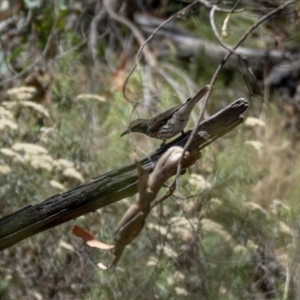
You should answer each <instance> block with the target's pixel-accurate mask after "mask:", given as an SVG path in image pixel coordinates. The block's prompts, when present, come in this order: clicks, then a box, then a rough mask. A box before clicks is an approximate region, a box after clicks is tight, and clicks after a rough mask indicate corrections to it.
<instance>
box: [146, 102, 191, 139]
mask: <svg viewBox="0 0 300 300" xmlns="http://www.w3.org/2000/svg"><path fill="white" fill-rule="evenodd" d="M189 100H191V98H189V99H188V100H187V101H186V102H188V101H189ZM183 105H185V103H183V104H180V105H177V106H175V107H172V108H170V109H168V110H166V111H164V112H163V113H161V114H159V115H157V116H156V117H154V118H153V121H152V122H151V125H150V126H151V128H149V133H151V132H152V131H153V132H156V131H157V128H160V127H161V126H163V125H165V124H166V123H167V122H168V121H169V120H170V119H171V118H172V116H173V114H174V113H175V112H176V111H178V110H179V109H180V108H181V107H182V106H183Z"/></svg>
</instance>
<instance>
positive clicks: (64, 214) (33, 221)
mask: <svg viewBox="0 0 300 300" xmlns="http://www.w3.org/2000/svg"><path fill="white" fill-rule="evenodd" d="M247 107H248V103H247V101H246V100H244V99H239V100H236V101H235V102H233V103H232V104H231V105H229V106H227V107H225V108H224V109H223V110H221V111H219V112H218V113H216V114H215V115H213V116H211V117H210V118H209V119H207V120H205V121H204V122H202V123H201V124H200V126H199V127H198V128H197V130H196V131H197V134H196V135H194V138H193V140H192V142H191V144H190V146H189V148H188V149H187V150H188V151H189V153H190V155H192V156H191V157H194V155H195V156H196V155H198V154H199V151H200V150H201V149H203V148H204V147H206V146H207V145H209V144H210V143H212V142H213V141H214V140H216V139H217V138H219V137H221V136H223V135H225V134H226V133H227V132H229V131H231V130H232V129H233V128H235V127H236V126H238V125H239V124H240V123H242V122H243V118H242V117H241V114H242V113H243V112H244V111H245V110H246V109H247ZM203 132H205V133H206V135H207V136H208V137H209V139H207V138H206V136H203V134H202V133H203ZM190 135H191V131H188V132H186V133H185V134H184V135H182V136H180V137H178V138H177V139H175V140H174V141H172V142H171V143H169V144H168V145H166V149H168V148H170V147H171V146H175V145H176V146H180V147H184V145H185V144H186V142H187V140H188V139H189V137H190ZM166 149H158V150H156V151H155V152H153V153H151V154H149V155H148V156H149V158H148V157H145V158H143V159H141V160H140V164H141V165H142V167H143V168H144V169H145V170H147V171H149V172H151V171H152V170H153V168H154V167H155V165H156V163H157V161H158V160H159V158H160V157H161V155H162V154H163V152H164V151H165V150H166ZM183 167H184V165H183ZM136 183H137V173H136V164H134V163H133V164H130V165H126V166H123V167H122V168H120V169H117V170H114V171H111V172H108V173H106V174H103V175H102V176H100V177H98V178H95V180H94V181H92V182H90V183H88V184H86V185H82V186H79V187H77V188H75V189H73V190H70V191H67V192H65V193H62V194H58V195H54V196H52V197H50V198H48V199H46V200H45V201H43V202H41V203H39V204H36V205H30V206H27V207H25V208H23V209H21V210H19V211H17V212H15V213H13V214H11V215H8V216H5V217H3V218H2V219H0V250H3V249H6V248H8V247H10V246H12V245H14V244H16V243H17V242H19V241H22V240H23V239H25V238H27V237H30V236H32V235H34V234H37V233H39V232H42V231H45V230H47V229H50V228H53V227H55V226H58V225H60V224H62V223H65V222H67V221H70V220H73V219H75V218H78V217H79V216H82V215H85V214H87V213H90V212H94V211H95V210H97V209H99V208H101V207H104V206H107V205H109V204H112V203H114V202H117V201H119V200H121V199H123V198H125V197H129V196H132V195H134V194H135V193H136V191H137V184H136Z"/></svg>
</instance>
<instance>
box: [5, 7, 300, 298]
mask: <svg viewBox="0 0 300 300" xmlns="http://www.w3.org/2000/svg"><path fill="white" fill-rule="evenodd" d="M4 2H5V3H6V4H7V5H9V1H4ZM17 2H18V4H16V5H15V6H13V7H10V9H7V10H6V9H5V5H2V4H1V7H0V21H3V20H6V19H7V18H9V17H11V16H13V15H15V16H17V17H18V18H19V23H18V26H19V28H18V30H17V31H13V32H11V31H7V32H6V33H5V34H3V36H2V37H1V48H0V57H1V58H2V60H1V61H0V70H1V78H0V80H1V83H0V88H1V95H2V99H3V101H1V103H0V132H1V139H0V176H1V177H0V178H1V186H0V198H1V200H2V201H1V203H0V217H3V216H5V215H8V214H11V213H13V212H14V211H17V210H19V209H21V208H23V207H24V206H27V205H32V204H35V203H38V202H41V201H43V200H44V199H46V198H47V197H50V196H51V195H53V194H56V193H60V192H63V191H66V190H68V189H71V188H73V187H76V186H78V185H80V184H82V183H87V182H89V180H90V179H91V178H92V177H94V176H96V175H100V174H101V173H104V172H106V171H108V170H109V169H113V168H116V167H119V166H120V165H123V164H125V163H130V162H132V161H133V159H134V154H133V153H134V151H135V152H136V155H137V156H138V157H142V156H144V155H145V154H147V153H149V152H150V151H152V150H154V149H156V147H158V146H159V144H160V141H157V140H152V139H149V138H147V137H145V136H141V135H132V136H130V137H128V138H126V137H122V138H120V137H119V135H120V133H121V132H122V131H123V130H124V128H125V127H126V126H127V124H128V123H129V120H130V119H134V118H136V117H137V115H140V116H145V117H150V116H154V115H155V114H157V113H158V112H161V111H163V110H164V109H167V108H169V107H171V106H174V105H175V104H178V103H180V101H185V100H186V98H188V97H189V96H191V95H193V93H195V92H196V91H197V90H198V89H199V87H202V86H204V85H205V84H208V82H209V80H210V78H211V75H212V74H213V72H214V71H215V67H216V66H217V64H218V63H219V61H215V62H213V63H212V62H211V61H209V60H208V59H206V57H205V53H200V54H199V55H197V56H196V57H189V58H182V57H180V53H177V52H176V50H175V52H171V53H170V54H169V55H168V56H166V57H164V58H161V59H160V58H157V59H158V61H159V65H158V68H157V70H156V71H155V72H152V71H151V70H150V71H149V66H148V65H147V64H146V63H145V61H144V60H142V62H141V63H140V64H139V67H138V68H137V70H136V71H135V72H134V74H133V76H132V77H131V78H130V80H129V83H128V86H127V88H126V95H127V97H128V98H130V99H133V100H138V101H139V105H138V106H137V109H136V110H133V112H132V108H133V106H132V105H131V104H130V103H129V102H127V101H125V100H124V97H123V94H122V90H121V89H122V86H123V83H124V80H125V78H126V76H127V74H128V72H129V69H130V67H131V66H132V65H133V64H134V62H135V57H134V55H135V53H136V50H137V49H138V46H137V45H136V44H134V43H133V42H132V36H131V33H130V31H129V30H128V28H126V27H125V26H123V25H120V24H118V23H117V22H112V21H111V20H109V18H107V17H106V18H103V20H102V21H101V22H100V23H99V24H98V27H99V28H98V30H99V32H97V36H98V39H97V40H96V49H97V53H96V54H97V55H96V57H93V55H92V54H91V44H90V43H89V41H88V37H89V34H90V31H89V30H90V26H91V25H90V24H91V20H92V19H93V18H94V17H95V15H94V11H95V9H96V4H95V3H92V4H90V5H88V4H85V3H84V2H82V1H74V3H73V5H71V4H69V2H67V1H49V2H48V1H24V3H23V1H17ZM91 2H93V1H91ZM163 2H164V1H163ZM178 5H179V4H178V3H177V4H176V5H175V4H174V6H172V5H170V6H169V7H168V9H167V10H164V8H163V6H162V7H159V8H160V11H159V12H157V15H159V16H161V15H162V16H166V15H170V14H171V13H173V12H174V11H175V12H176V11H177V10H178ZM180 5H181V4H180ZM182 5H183V4H182ZM153 10H154V8H153ZM154 11H155V10H154ZM153 14H154V15H155V12H153ZM200 18H201V20H202V21H201V22H202V24H201V26H198V23H199V19H200ZM255 18H256V17H255V15H254V14H250V12H248V11H246V12H243V13H242V14H236V15H232V18H231V19H230V21H231V23H230V27H229V28H228V32H229V33H230V36H229V38H228V41H227V42H228V43H231V42H232V43H233V42H234V41H236V39H237V37H239V36H240V35H241V34H242V33H243V32H244V31H245V30H246V29H247V28H248V27H249V25H250V24H253V22H254V21H255ZM278 18H279V17H278ZM223 20H224V15H218V17H217V25H218V28H220V26H221V22H222V21H223ZM278 20H281V19H280V18H279V19H278ZM110 21H111V22H110ZM281 22H282V23H280V24H283V25H282V27H284V26H285V22H287V21H286V19H284V20H281ZM297 22H299V20H297ZM176 23H177V24H178V26H179V25H180V26H182V27H185V29H186V30H187V29H188V30H190V31H191V32H193V34H194V35H197V36H200V37H201V38H205V39H208V40H210V41H214V42H215V37H214V35H213V33H212V31H211V27H210V25H209V18H208V10H207V9H206V8H204V7H201V9H199V11H196V12H193V13H190V14H187V16H186V19H183V20H177V21H176ZM287 26H288V28H289V29H290V28H291V32H292V33H291V36H293V37H294V36H295V37H294V39H292V41H289V44H288V47H292V46H293V43H294V42H295V41H297V39H299V36H298V37H297V36H296V33H297V32H296V30H295V28H294V27H293V26H292V25H291V24H289V23H288V25H287ZM106 31H107V32H106ZM279 33H280V34H281V33H282V32H279ZM279 33H278V32H275V31H274V28H272V26H271V25H270V24H266V25H262V26H261V27H260V29H259V30H258V32H256V35H254V34H253V36H250V38H248V39H247V42H246V43H247V44H246V45H247V46H251V47H254V48H261V49H266V48H267V47H270V44H271V42H273V41H274V38H273V36H274V35H275V34H279ZM265 36H266V37H267V38H266V39H264V37H265ZM125 41H126V43H128V44H130V43H131V46H130V49H128V46H127V48H126V43H125ZM282 46H284V43H283V44H282ZM130 52H133V53H130ZM178 54H179V55H178ZM4 58H5V59H4ZM225 71H226V72H229V73H226V72H225ZM225 71H224V72H225V73H222V74H221V76H219V79H218V81H217V83H216V86H215V90H214V92H213V97H212V99H211V100H210V102H209V104H208V107H207V108H206V109H207V111H208V112H210V113H213V112H215V111H217V110H218V109H220V108H222V107H223V106H224V105H226V104H228V103H230V102H231V101H233V100H235V99H237V98H239V97H241V96H242V97H247V98H249V102H250V108H249V112H248V113H247V115H246V118H248V117H252V119H251V118H248V119H247V120H246V122H245V123H244V124H242V125H241V126H239V128H238V129H236V130H234V131H233V132H231V133H229V134H228V135H226V136H225V137H222V138H221V139H219V140H217V141H216V142H215V143H213V144H212V145H211V146H209V147H208V148H207V149H205V150H204V151H203V158H202V159H201V160H200V161H199V162H198V163H197V164H196V165H195V166H193V167H192V168H191V169H190V170H188V171H187V173H186V174H185V175H183V176H181V177H180V185H179V188H178V190H176V192H175V193H174V194H173V195H172V197H170V199H168V200H166V201H165V202H164V203H163V204H162V205H159V206H157V207H155V209H153V211H152V212H151V214H150V216H149V217H148V219H147V224H146V228H145V229H144V230H143V232H142V233H141V235H140V236H139V237H138V238H137V239H136V240H135V241H134V242H133V243H132V244H130V245H129V246H128V247H126V249H125V252H124V255H123V257H122V259H121V261H120V263H119V265H118V267H117V268H116V269H115V270H112V271H108V272H103V271H102V270H100V269H99V268H98V267H97V263H98V262H99V261H105V262H107V261H109V260H110V256H109V254H107V253H104V252H100V251H96V250H95V249H91V248H88V247H87V246H86V245H84V244H83V243H82V241H81V240H78V239H76V238H75V237H73V236H72V235H71V234H70V228H71V227H72V225H74V224H77V225H80V226H82V227H84V228H89V230H90V231H91V232H93V233H94V234H95V235H96V236H97V237H99V239H101V240H103V241H106V242H108V243H111V241H112V238H113V229H114V227H115V226H116V224H117V222H118V220H119V219H120V217H121V216H122V214H123V213H124V211H125V210H126V209H127V207H128V206H129V205H130V203H131V202H132V201H133V199H124V200H122V201H120V202H118V203H115V204H114V205H111V206H109V207H105V208H104V209H101V210H99V211H97V212H95V213H94V214H90V215H86V216H82V217H80V218H79V219H77V220H74V221H72V222H69V223H67V224H64V225H62V226H59V227H56V228H54V229H51V230H48V231H45V232H44V233H42V234H39V235H37V236H34V237H32V238H29V239H26V240H24V241H23V242H21V243H19V244H17V245H15V246H13V247H11V248H9V249H7V250H5V251H3V252H1V253H0V276H1V278H3V280H2V281H1V283H0V298H1V299H17V298H22V299H98V298H101V299H102V298H103V299H124V298H125V299H283V298H284V297H285V298H284V299H293V297H294V296H295V293H296V292H297V290H299V284H298V282H297V281H296V279H290V278H297V276H299V270H298V254H297V251H298V249H299V246H298V241H297V236H298V231H299V229H298V214H299V205H298V201H299V194H300V190H299V186H298V184H297V183H298V182H299V180H298V177H299V176H300V173H299V164H300V161H299V157H298V148H299V145H298V143H297V141H294V140H293V138H292V137H293V136H292V135H291V134H290V132H289V131H287V130H286V129H285V128H284V126H283V123H282V120H283V118H284V117H285V116H284V115H283V114H282V111H281V110H280V109H279V108H278V103H280V97H281V96H280V95H279V94H278V93H276V92H275V93H273V94H272V93H271V95H270V97H269V99H267V100H272V101H271V102H269V103H268V104H267V103H263V101H262V99H261V98H259V99H258V100H257V99H256V98H252V97H250V95H249V91H248V89H247V86H246V84H244V82H243V81H242V79H241V76H240V74H241V73H240V69H239V68H235V69H234V68H233V69H232V68H231V69H230V68H229V71H228V70H225ZM230 72H231V73H230ZM228 74H231V75H230V76H229V75H228ZM265 100H266V99H265ZM199 113H200V107H197V108H196V109H195V111H194V113H193V116H192V118H191V120H190V122H189V124H188V127H189V128H190V127H192V126H193V124H194V122H195V121H196V120H197V116H198V115H199ZM253 122H254V123H253ZM299 179H300V178H299ZM162 192H164V191H162ZM289 280H291V281H292V282H290V281H289ZM293 280H295V281H293ZM285 293H287V295H286V294H285ZM284 295H285V296H284Z"/></svg>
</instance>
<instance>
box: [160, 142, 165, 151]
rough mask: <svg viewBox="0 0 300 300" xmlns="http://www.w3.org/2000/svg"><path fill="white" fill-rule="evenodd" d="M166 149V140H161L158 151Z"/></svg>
mask: <svg viewBox="0 0 300 300" xmlns="http://www.w3.org/2000/svg"><path fill="white" fill-rule="evenodd" d="M165 147H166V140H163V142H162V143H161V145H160V149H164V148H165Z"/></svg>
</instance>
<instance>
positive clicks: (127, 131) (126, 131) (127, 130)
mask: <svg viewBox="0 0 300 300" xmlns="http://www.w3.org/2000/svg"><path fill="white" fill-rule="evenodd" d="M129 132H130V131H129V129H126V130H125V131H124V132H123V133H122V134H121V135H120V136H123V135H125V134H127V133H129Z"/></svg>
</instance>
